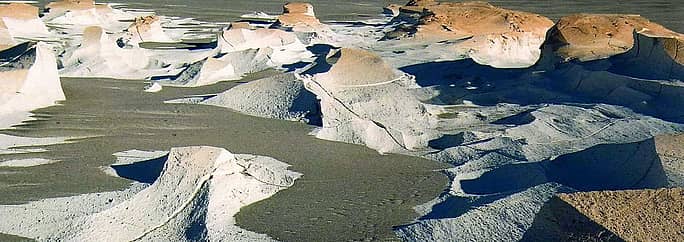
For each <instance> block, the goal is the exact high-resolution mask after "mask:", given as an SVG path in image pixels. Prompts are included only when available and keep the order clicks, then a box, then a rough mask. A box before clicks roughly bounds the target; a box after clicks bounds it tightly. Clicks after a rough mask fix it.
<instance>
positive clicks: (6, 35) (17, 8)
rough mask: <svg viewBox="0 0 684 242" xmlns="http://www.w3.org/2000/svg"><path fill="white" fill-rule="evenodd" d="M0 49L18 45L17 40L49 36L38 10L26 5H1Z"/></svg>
mask: <svg viewBox="0 0 684 242" xmlns="http://www.w3.org/2000/svg"><path fill="white" fill-rule="evenodd" d="M0 18H1V19H0V49H6V48H9V47H11V46H13V45H15V44H16V41H15V38H17V37H20V38H32V37H41V36H46V35H48V34H49V33H48V29H47V27H46V26H45V23H43V21H42V20H41V19H40V17H39V16H38V8H37V7H34V6H31V5H28V4H25V3H10V4H7V5H0Z"/></svg>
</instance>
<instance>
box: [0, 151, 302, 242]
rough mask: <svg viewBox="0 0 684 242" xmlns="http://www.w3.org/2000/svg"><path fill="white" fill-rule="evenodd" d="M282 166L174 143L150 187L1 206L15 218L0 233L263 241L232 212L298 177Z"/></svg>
mask: <svg viewBox="0 0 684 242" xmlns="http://www.w3.org/2000/svg"><path fill="white" fill-rule="evenodd" d="M287 167H288V165H287V164H284V163H282V162H279V161H277V160H274V159H272V158H268V157H260V156H252V155H233V154H231V153H230V152H228V151H226V150H224V149H220V148H213V147H187V148H174V149H172V150H171V152H170V153H169V155H168V159H166V162H165V163H164V164H163V169H162V171H161V173H160V176H159V177H158V178H157V179H156V180H155V181H154V183H152V184H151V185H149V186H145V185H141V184H135V185H133V186H132V187H131V188H130V189H127V190H125V191H120V192H108V193H99V194H86V195H81V196H77V197H68V198H56V199H48V200H44V201H38V202H32V203H29V204H25V205H4V206H0V214H2V216H3V217H13V218H15V219H12V220H3V221H0V231H1V232H3V233H9V234H16V235H21V236H24V237H28V238H34V239H38V240H74V241H75V240H81V241H82V240H108V241H135V240H143V241H146V240H164V241H196V240H212V241H214V240H215V241H269V240H271V239H270V238H269V237H268V236H266V235H261V234H256V233H253V232H250V231H246V230H243V229H240V228H239V227H237V226H235V220H234V218H233V216H234V215H235V214H236V213H237V212H238V211H239V209H240V208H241V207H242V206H245V205H248V204H251V203H254V202H257V201H259V200H263V199H266V198H268V197H270V196H271V195H273V194H275V193H276V192H278V191H280V190H282V189H286V188H288V187H290V186H292V185H293V183H294V180H295V179H297V178H298V177H299V176H300V174H298V173H295V172H291V171H288V170H287ZM141 173H144V171H141ZM55 206H57V208H56V207H55ZM60 206H63V207H60Z"/></svg>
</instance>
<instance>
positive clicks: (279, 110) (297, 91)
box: [200, 73, 320, 124]
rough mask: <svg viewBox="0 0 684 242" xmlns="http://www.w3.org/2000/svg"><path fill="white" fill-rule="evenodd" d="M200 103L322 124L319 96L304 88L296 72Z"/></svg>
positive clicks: (256, 82) (246, 112)
mask: <svg viewBox="0 0 684 242" xmlns="http://www.w3.org/2000/svg"><path fill="white" fill-rule="evenodd" d="M200 103H201V104H206V105H214V106H220V107H225V108H230V109H233V110H235V111H238V112H241V113H245V114H248V115H253V116H258V117H264V118H273V119H283V120H290V121H303V122H306V123H309V124H317V123H318V122H320V120H319V119H320V117H319V116H320V113H319V112H320V110H319V107H318V100H316V96H315V95H314V94H313V93H311V92H309V91H308V90H306V89H305V88H304V84H303V83H302V82H301V81H299V80H298V79H297V78H296V77H295V75H294V73H286V74H281V75H276V76H273V77H269V78H264V79H260V80H256V81H251V82H249V83H246V84H243V85H239V86H237V87H234V88H231V89H229V90H227V91H225V92H223V93H220V94H218V95H216V96H215V97H211V98H208V99H206V100H203V101H201V102H200Z"/></svg>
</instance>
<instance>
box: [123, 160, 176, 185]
mask: <svg viewBox="0 0 684 242" xmlns="http://www.w3.org/2000/svg"><path fill="white" fill-rule="evenodd" d="M168 158H169V156H168V155H165V156H163V157H159V158H156V159H152V160H148V161H141V162H136V163H133V164H127V165H113V166H111V167H112V169H114V171H116V174H117V175H119V176H120V177H122V178H126V179H129V180H133V181H137V182H142V183H148V184H152V183H154V181H156V180H157V178H159V175H161V172H162V170H163V169H164V164H166V160H167V159H168Z"/></svg>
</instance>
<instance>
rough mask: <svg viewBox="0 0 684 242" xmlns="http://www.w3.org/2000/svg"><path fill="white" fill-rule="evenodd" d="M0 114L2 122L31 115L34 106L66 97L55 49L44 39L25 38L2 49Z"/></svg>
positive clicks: (5, 124)
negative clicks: (58, 70) (31, 39)
mask: <svg viewBox="0 0 684 242" xmlns="http://www.w3.org/2000/svg"><path fill="white" fill-rule="evenodd" d="M0 58H2V62H3V64H2V66H0V79H2V80H3V83H2V85H0V116H2V117H3V118H2V119H1V120H3V121H2V122H0V123H2V126H3V127H6V126H7V125H10V124H13V123H18V121H22V120H23V119H26V118H28V112H29V111H31V110H33V109H38V108H42V107H47V106H51V105H54V104H56V102H57V101H60V100H64V99H65V96H64V92H63V91H62V86H61V83H60V80H59V75H58V73H57V63H56V60H55V56H54V54H53V53H52V50H51V49H50V48H49V47H48V46H47V45H45V44H43V43H33V42H26V43H23V44H19V45H17V46H14V47H12V48H10V49H7V50H4V51H2V52H0Z"/></svg>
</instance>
